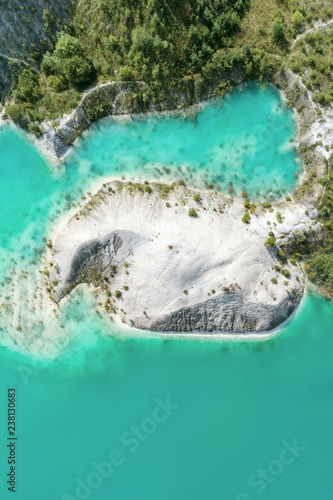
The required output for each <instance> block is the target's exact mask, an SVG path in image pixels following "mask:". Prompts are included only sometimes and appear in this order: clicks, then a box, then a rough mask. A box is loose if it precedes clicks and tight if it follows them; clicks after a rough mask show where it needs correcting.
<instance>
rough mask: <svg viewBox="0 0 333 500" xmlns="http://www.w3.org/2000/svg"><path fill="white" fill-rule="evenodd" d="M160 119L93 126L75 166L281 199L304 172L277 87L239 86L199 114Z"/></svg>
mask: <svg viewBox="0 0 333 500" xmlns="http://www.w3.org/2000/svg"><path fill="white" fill-rule="evenodd" d="M163 116H164V118H163V119H158V118H156V117H154V116H150V117H149V118H148V119H146V117H145V120H144V121H142V120H140V119H138V118H136V119H133V120H131V122H130V123H127V124H126V123H123V122H124V120H123V119H122V120H121V122H122V123H123V124H122V125H120V124H119V122H116V123H112V122H111V123H110V120H106V121H105V122H102V124H99V125H96V126H95V127H93V129H92V132H90V133H89V135H87V136H85V138H84V139H83V141H81V144H80V148H79V149H78V150H77V152H75V151H74V153H73V154H72V155H71V157H70V160H69V162H70V164H71V165H73V164H74V165H76V167H77V168H78V167H79V166H80V165H81V167H82V163H84V164H85V166H86V167H87V166H88V165H87V164H89V165H90V168H91V171H92V172H96V171H97V172H100V173H101V174H102V173H110V174H116V175H118V176H120V175H124V176H126V178H127V179H128V178H135V179H138V178H139V179H146V178H150V179H158V180H162V181H163V180H164V181H169V182H174V181H175V180H177V179H183V180H185V181H186V183H187V184H189V185H191V186H192V187H199V188H202V187H205V186H207V185H209V184H210V183H211V184H212V186H213V187H215V186H217V185H218V186H219V187H218V186H217V188H218V189H221V190H222V191H224V192H226V191H227V190H228V189H229V192H230V191H232V190H233V191H232V193H233V194H235V195H237V196H240V195H241V192H242V191H243V190H246V191H247V193H248V195H249V197H251V198H252V199H253V200H254V199H258V198H260V199H264V198H265V199H266V198H267V199H268V198H269V199H279V198H280V197H281V196H282V195H283V194H285V193H287V192H289V191H290V190H291V189H292V188H293V186H294V185H295V183H296V178H295V176H296V177H297V176H298V175H299V173H300V171H301V164H300V162H299V161H298V159H297V156H296V152H295V149H294V148H293V144H292V142H290V141H291V140H292V138H293V136H294V134H295V121H294V114H293V112H292V111H290V110H289V108H287V107H285V106H284V105H283V103H282V101H281V98H280V95H279V94H278V93H277V92H275V91H274V90H273V88H272V87H268V89H266V90H265V89H264V88H262V87H259V86H257V85H255V84H251V85H248V86H247V87H246V90H245V91H244V90H243V91H241V90H240V89H236V90H235V91H233V92H232V93H231V94H230V95H228V96H227V97H226V98H224V99H223V100H222V101H221V100H217V101H216V102H215V103H214V104H205V105H203V106H202V110H201V112H200V113H198V114H197V115H196V117H192V118H189V117H188V118H186V119H182V120H180V119H179V118H171V117H170V118H169V119H166V118H165V115H163Z"/></svg>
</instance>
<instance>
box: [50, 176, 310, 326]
mask: <svg viewBox="0 0 333 500" xmlns="http://www.w3.org/2000/svg"><path fill="white" fill-rule="evenodd" d="M140 186H142V187H140ZM144 186H147V185H144V184H143V185H140V184H138V183H129V182H119V181H113V182H111V183H110V184H109V185H107V184H106V183H104V184H103V187H102V188H101V189H100V190H99V191H98V192H97V194H95V195H94V196H91V198H90V200H89V201H88V202H86V203H85V204H83V206H81V207H80V208H78V209H77V210H76V213H74V215H71V214H68V215H67V217H66V220H62V221H61V223H59V225H57V227H56V228H54V231H52V237H53V239H52V251H50V252H49V254H48V260H49V259H50V258H51V259H52V260H51V267H48V273H49V276H50V278H49V280H50V285H49V287H50V288H51V295H52V297H53V299H54V300H55V301H56V302H62V301H63V300H64V298H65V297H66V296H67V295H68V294H69V293H70V292H71V291H72V290H73V289H75V287H76V286H77V285H78V284H81V283H93V284H94V286H95V287H97V288H96V291H98V290H101V291H102V292H103V290H104V292H103V293H105V292H106V291H107V290H108V287H111V282H112V287H111V288H109V289H110V291H113V292H114V290H116V289H117V288H118V289H119V290H121V289H122V287H123V285H124V284H125V285H126V287H125V290H128V289H129V291H126V292H125V294H123V298H122V299H121V302H122V303H123V308H124V309H121V311H124V312H123V313H121V314H120V316H121V317H122V320H123V321H125V322H126V323H127V324H131V326H135V327H136V328H139V329H140V328H142V327H144V329H145V330H147V331H148V330H154V331H160V330H162V331H163V330H164V331H168V332H170V333H171V332H173V331H174V328H173V326H172V325H173V324H175V323H174V322H175V321H176V323H177V325H178V326H177V330H176V331H178V332H186V331H191V332H193V331H195V330H200V331H202V330H206V331H208V332H209V331H215V330H216V328H214V324H216V325H217V324H218V325H219V326H218V328H217V330H219V331H222V332H223V331H229V332H232V334H234V333H237V332H244V333H246V332H249V331H251V330H250V329H248V328H247V326H246V325H247V321H250V323H251V321H253V322H254V323H253V325H256V326H255V328H256V330H257V331H260V332H263V331H265V328H264V325H270V324H271V315H272V314H273V311H275V310H276V314H277V316H281V320H280V322H279V323H278V324H280V323H282V322H283V321H284V320H285V319H286V318H287V317H288V316H289V315H290V313H291V312H292V310H293V309H294V307H295V305H296V304H297V303H298V301H299V296H300V295H301V294H303V291H302V293H301V288H302V290H303V281H304V274H303V271H302V270H301V268H300V266H299V265H298V264H297V263H296V261H295V262H292V264H293V265H291V264H290V263H289V262H288V261H286V260H285V261H284V263H283V267H285V268H286V269H289V270H288V271H287V270H285V272H286V275H285V276H287V280H284V283H282V281H283V279H284V278H283V275H281V276H279V273H278V271H279V270H280V269H281V268H280V267H279V266H277V265H276V264H277V262H278V258H277V257H276V256H275V252H277V250H278V249H279V248H280V247H281V245H282V247H284V246H286V245H287V244H288V242H289V240H290V239H292V238H294V237H295V234H296V233H297V232H299V231H303V230H307V229H308V225H309V224H310V222H311V221H310V219H309V218H308V216H307V215H306V214H305V210H304V208H305V207H304V206H303V207H302V206H301V205H298V204H295V203H292V204H290V202H289V203H288V202H282V204H283V208H282V204H281V205H280V209H281V210H283V217H284V219H283V222H281V225H280V224H279V225H277V226H276V228H275V237H276V246H275V248H274V249H273V248H272V249H271V250H269V249H268V247H266V245H265V241H266V240H267V234H268V232H269V228H268V226H267V220H269V219H270V218H271V217H272V216H271V214H270V213H268V212H267V211H266V210H265V209H263V208H261V207H258V208H257V209H256V212H255V213H254V214H253V215H252V217H251V221H250V223H249V224H245V223H244V221H242V220H241V219H242V216H243V215H244V207H243V203H242V202H240V201H239V200H236V199H234V198H231V197H230V196H227V195H224V194H219V193H217V192H211V191H206V192H205V191H197V190H193V189H189V188H185V187H183V186H178V187H177V186H175V187H174V188H170V187H168V186H166V185H164V184H158V183H151V184H150V185H148V188H149V193H151V194H147V193H145V191H146V190H145V187H144ZM163 186H164V187H165V188H167V189H168V194H167V195H163V196H162V197H161V196H160V194H159V193H160V192H161V191H160V189H162V188H163ZM162 192H164V191H162ZM199 192H200V197H201V198H200V202H199V203H197V204H196V203H194V206H195V207H196V211H197V212H198V213H197V216H196V217H195V218H194V219H193V220H192V218H191V217H189V216H188V214H187V210H188V209H189V208H190V207H191V206H193V201H191V200H193V195H195V194H196V193H197V194H199ZM169 202H170V203H169ZM175 205H176V206H175ZM168 207H170V208H168ZM216 207H218V208H217V209H216ZM274 209H279V205H274ZM218 212H220V214H224V215H220V214H219V213H218ZM147 215H148V218H147ZM273 216H274V214H273ZM155 219H156V220H155ZM139 221H140V222H139ZM194 230H195V232H194V233H193V231H194ZM200 234H205V238H204V240H202V238H200ZM112 235H114V236H112ZM114 238H116V240H117V239H119V241H121V242H122V243H121V244H120V247H119V246H118V243H117V245H116V246H114V245H115V243H114V241H116V240H115V239H114ZM99 241H100V242H101V244H100V243H98V242H99ZM112 241H113V243H112ZM117 241H118V240H117ZM274 241H275V240H274ZM170 243H172V245H170ZM96 245H97V246H96ZM100 245H102V246H101V247H100ZM90 247H91V250H89V253H88V254H86V250H84V249H85V248H87V249H88V248H90ZM93 248H96V250H92V249H93ZM99 248H101V249H103V254H101V255H100V254H99V253H98V252H99V251H100V250H99ZM168 248H169V250H168ZM119 249H121V250H119ZM175 250H176V253H175ZM94 252H97V254H96V256H95V254H94ZM105 252H106V253H105ZM110 252H111V253H110ZM104 254H105V255H104ZM177 254H179V256H178V255H177ZM87 255H88V257H87ZM107 255H108V257H106V256H107ZM110 256H111V257H110ZM148 256H149V257H148ZM87 258H88V260H87ZM89 259H93V260H92V261H91V262H95V264H92V263H90V260H89ZM96 259H97V260H96ZM100 259H102V261H103V262H104V264H103V266H102V268H101V270H100V271H99V267H98V266H99V264H98V265H97V264H96V263H97V262H99V261H100ZM105 259H107V260H105ZM110 259H111V260H110ZM147 259H148V260H147ZM126 261H128V262H129V264H128V263H127V262H126ZM148 261H149V262H150V266H149V269H146V265H145V263H146V262H148ZM124 262H125V268H126V269H127V267H129V266H130V272H128V271H127V270H126V269H125V270H124V269H123V265H124ZM200 262H205V266H204V268H202V267H201V264H200ZM96 265H97V267H96ZM198 265H199V267H198V269H197V271H195V269H196V267H197V266H198ZM274 265H275V268H278V269H275V268H274ZM82 266H83V267H82ZM91 266H93V267H91ZM173 266H176V269H177V272H176V271H175V270H173ZM216 266H218V267H219V274H218V275H216V272H215V271H214V269H215V268H216ZM109 267H110V269H111V274H110V276H112V278H111V280H110V278H107V276H108V273H110V271H109V270H108V269H109ZM113 267H116V268H117V269H118V270H117V272H116V275H115V276H114V275H113V274H114V273H115V271H112V268H113ZM190 269H192V271H190ZM203 269H204V271H203ZM274 269H275V271H274ZM125 271H126V272H125ZM91 273H93V274H92V277H91V278H89V276H90V274H91ZM100 273H103V274H105V275H106V277H105V278H103V280H106V281H103V280H101V277H100V278H98V276H99V275H100ZM147 273H148V274H147ZM151 273H152V274H151ZM275 275H276V278H278V279H279V280H280V281H279V284H278V285H274V284H273V286H272V283H277V282H278V281H276V278H275ZM93 276H94V277H93ZM144 276H146V277H145V278H144ZM161 276H163V279H162V282H161V283H160V284H158V283H159V281H160V279H161V278H160V277H161ZM92 278H93V281H91V279H92ZM273 278H274V279H273ZM87 280H88V281H87ZM235 280H236V281H237V283H236V281H235ZM289 280H290V281H289ZM145 282H146V283H150V286H149V287H145V286H144V283H145ZM259 282H260V283H259ZM271 282H272V283H271ZM52 283H56V285H54V286H53V285H52ZM235 283H236V284H235ZM127 285H128V286H127ZM287 285H288V286H287ZM156 286H157V289H156V291H155V292H156V293H155V292H154V287H156ZM286 286H287V288H286V289H285V287H286ZM161 287H162V288H161ZM163 289H164V291H163ZM210 289H212V293H208V296H210V297H209V298H208V297H207V290H209V291H210ZM213 289H214V290H213ZM215 289H216V292H215ZM184 290H185V291H184ZM223 290H226V291H223ZM265 290H266V291H265ZM183 291H184V293H183ZM286 292H287V295H285V293H286ZM103 293H102V296H103ZM108 293H109V292H107V295H108ZM257 294H258V295H257ZM288 294H290V295H289V296H288ZM110 295H111V294H110ZM294 295H295V296H294ZM275 296H276V297H275ZM152 297H155V298H154V299H152ZM205 297H206V298H205ZM128 301H129V302H128ZM230 301H231V302H230ZM234 301H236V302H235V303H236V304H238V306H239V307H243V316H241V315H240V317H242V318H243V319H240V317H239V318H238V315H237V313H236V310H235V309H234V308H235V304H234ZM244 301H245V302H244ZM274 301H276V302H274ZM284 301H287V302H286V303H284ZM111 302H112V304H111ZM107 303H108V306H107V307H106V306H105V307H106V311H108V310H110V311H112V310H113V309H114V308H115V310H114V313H115V314H116V315H119V314H118V313H116V310H117V307H118V306H119V307H120V305H119V302H118V301H116V300H115V299H114V298H112V300H107ZM148 304H149V307H148ZM223 304H224V305H223ZM241 304H243V305H242V306H240V305H241ZM251 304H252V305H251ZM282 304H284V305H282ZM292 304H293V305H292ZM127 307H128V308H129V309H128V311H127V312H128V313H130V317H131V318H132V319H130V320H127V319H126V318H127V317H126V312H125V310H126V309H127ZM230 307H231V309H230V310H229V309H228V308H230ZM284 307H285V308H286V309H285V310H284ZM182 308H185V309H184V313H185V315H187V314H188V315H189V318H188V319H186V318H185V317H183V316H182V315H181V316H177V315H178V312H177V311H182V310H183V309H182ZM198 308H199V309H198ZM207 308H208V309H207ZM258 308H259V309H258ZM260 308H263V309H262V311H261V309H260ZM276 308H277V309H276ZM281 308H282V309H281ZM144 309H146V310H147V313H146V312H145V311H144V315H143V316H142V310H144ZM207 310H208V311H210V312H209V314H210V316H209V317H210V318H211V320H209V321H208V323H209V322H210V321H211V323H209V325H208V326H207V325H206V321H207V319H206V320H205V327H204V328H202V327H198V328H196V326H195V325H196V324H197V325H200V321H201V319H200V318H202V314H203V312H204V311H206V312H205V314H207ZM240 310H241V309H240ZM192 311H193V312H192ZM194 311H197V312H196V313H194ZM199 311H200V312H199ZM222 311H223V313H222ZM228 311H229V312H228ZM258 311H261V313H259V312H258ZM269 311H272V312H269ZM277 311H279V312H278V313H277ZM287 311H289V312H287ZM181 314H183V313H181ZM193 314H195V315H197V316H195V317H196V319H195V320H194V323H191V322H193V317H192V319H190V318H191V316H192V315H193ZM221 314H222V316H221V318H224V319H221V321H222V323H221V324H220V323H219V319H218V318H219V316H220V315H221ZM175 315H176V316H175ZM215 315H217V317H216V318H215V319H213V318H214V316H215ZM247 317H248V319H246V318H247ZM273 317H274V314H273V316H272V318H273ZM162 318H164V320H165V322H166V323H165V324H163V321H164V320H163V319H162ZM176 318H178V319H176ZM227 318H233V319H227ZM250 318H252V319H251V320H250ZM255 318H256V319H255ZM259 318H260V319H259ZM184 321H185V323H184ZM216 321H217V323H216ZM225 321H226V322H227V323H225V324H226V325H227V324H228V322H229V321H232V324H231V325H230V324H229V325H228V328H227V330H225V328H224V327H223V324H224V322H225ZM274 321H275V323H276V322H277V321H278V319H277V318H275V319H274ZM179 322H180V323H179ZM187 322H189V324H187ZM196 322H197V323H196ZM239 322H240V323H239ZM238 323H239V326H237V324H238ZM250 323H249V324H250ZM180 325H182V326H180ZM191 325H192V326H191ZM162 326H163V328H161V327H162ZM276 326H278V325H276ZM238 328H239V329H238ZM273 328H275V325H274V326H273ZM256 330H252V331H256ZM269 330H270V329H269Z"/></svg>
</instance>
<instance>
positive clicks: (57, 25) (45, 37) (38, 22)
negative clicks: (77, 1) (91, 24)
mask: <svg viewBox="0 0 333 500" xmlns="http://www.w3.org/2000/svg"><path fill="white" fill-rule="evenodd" d="M72 4H73V0H43V1H40V0H19V1H18V0H10V1H8V0H1V1H0V101H1V102H3V101H4V99H5V98H6V97H7V96H8V95H9V94H10V91H11V88H12V85H13V79H14V75H15V73H16V72H17V71H18V70H20V69H21V68H24V67H25V65H26V64H30V65H32V66H33V67H35V68H36V69H38V68H39V64H40V60H41V56H42V55H43V53H44V52H45V51H46V50H48V49H49V48H50V46H51V45H52V43H53V40H54V36H55V34H56V32H57V31H58V30H59V29H61V27H62V26H63V25H64V24H65V23H66V22H68V20H69V19H70V15H71V10H72Z"/></svg>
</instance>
